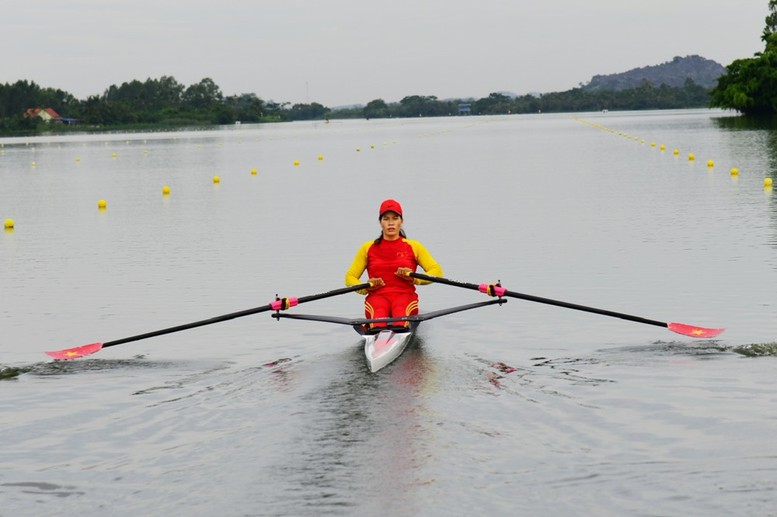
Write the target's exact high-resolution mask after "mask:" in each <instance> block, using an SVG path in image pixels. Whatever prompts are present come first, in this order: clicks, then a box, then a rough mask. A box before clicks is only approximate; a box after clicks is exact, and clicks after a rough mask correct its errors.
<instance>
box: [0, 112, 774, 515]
mask: <svg viewBox="0 0 777 517" xmlns="http://www.w3.org/2000/svg"><path fill="white" fill-rule="evenodd" d="M651 143H655V146H653V145H651ZM661 144H664V145H665V147H666V149H665V150H664V151H661V150H660V148H659V146H660V145H661ZM0 145H1V146H2V147H0V219H6V218H12V219H14V221H15V223H16V229H15V230H14V231H6V232H4V233H3V234H2V235H0V258H1V260H0V263H1V264H2V268H0V289H1V290H2V296H0V375H2V376H3V379H0V501H2V503H0V515H2V516H6V515H7V516H16V515H34V516H48V515H86V516H91V515H128V516H130V515H133V516H134V515H170V514H175V515H227V516H243V515H389V514H390V515H441V516H442V515H446V516H447V515H485V514H496V513H499V514H502V515H541V514H557V515H563V514H566V515H758V516H760V515H777V510H775V508H777V488H775V487H777V440H775V438H774V437H775V434H776V433H777V388H775V383H774V379H775V373H776V372H777V358H776V357H775V356H776V355H777V352H776V350H777V345H775V344H774V343H775V341H777V315H776V314H775V309H776V308H777V250H776V249H775V248H777V200H776V199H775V197H774V196H773V194H772V192H771V191H769V190H764V188H763V179H764V178H765V177H772V178H775V177H777V133H776V132H774V131H770V130H765V129H754V128H743V127H739V126H738V125H736V124H732V123H731V118H730V115H728V114H726V113H722V112H714V111H713V112H710V111H706V110H702V111H679V112H648V113H607V114H602V113H591V114H583V115H579V116H571V115H534V116H505V117H493V118H476V117H472V118H450V119H418V120H389V121H381V120H373V121H347V122H340V121H333V122H331V123H329V124H325V123H319V122H315V123H292V124H283V125H262V126H249V125H243V126H236V127H229V128H223V129H219V130H213V131H196V132H178V133H149V134H115V135H89V136H86V135H74V136H64V137H41V138H35V139H22V138H19V139H2V140H0ZM675 148H677V149H678V150H679V154H678V155H674V154H673V150H674V149H675ZM689 153H694V155H695V156H696V159H695V160H693V161H691V160H689V159H688V154H689ZM319 157H320V158H321V159H319ZM295 160H298V161H299V165H294V162H295ZM708 160H713V161H714V166H713V167H708V166H707V161H708ZM732 167H736V168H738V169H739V171H740V173H739V175H738V176H732V175H731V174H730V173H729V171H730V169H731V168H732ZM252 169H256V170H257V174H255V175H254V174H251V170H252ZM214 176H219V177H220V178H221V182H220V183H219V184H214V183H213V177H214ZM165 185H167V186H169V187H170V188H171V194H170V195H169V196H163V195H162V192H161V191H162V187H163V186H165ZM386 197H396V198H397V199H399V200H400V201H401V202H402V203H403V205H404V208H405V212H406V214H405V229H406V230H407V232H408V234H409V236H410V237H412V238H417V239H419V240H421V241H422V242H423V243H424V244H425V245H426V246H427V248H428V249H429V250H430V251H431V252H432V254H433V255H434V256H435V258H437V260H438V261H439V262H440V263H441V264H442V265H443V268H444V269H445V272H446V276H448V277H449V278H453V279H456V280H461V281H465V282H474V283H480V282H486V281H496V280H501V282H502V284H503V285H504V286H506V287H507V288H509V289H511V290H514V291H520V292H524V293H529V294H534V295H537V296H544V297H549V298H556V299H559V300H563V301H568V302H572V303H578V304H583V305H588V306H594V307H599V308H603V309H609V310H613V311H618V312H625V313H629V314H634V315H638V316H642V317H645V318H650V319H656V320H659V321H667V322H669V321H674V322H682V323H690V324H696V325H701V326H708V327H717V326H723V327H726V328H727V330H726V332H725V333H724V334H722V335H721V336H720V337H719V338H717V339H715V340H702V341H696V340H692V339H690V338H686V337H684V336H680V335H677V334H673V333H672V332H670V331H668V330H666V329H664V328H660V327H654V326H650V325H642V324H638V323H633V322H628V321H623V320H620V319H616V318H609V317H604V316H599V315H594V314H588V313H583V312H577V311H572V310H568V309H562V308H557V307H550V306H546V305H540V304H535V303H529V302H525V301H521V300H514V299H513V300H510V301H509V303H507V304H506V305H504V306H502V307H488V308H483V309H479V311H478V312H468V313H462V314H457V315H452V316H450V317H447V318H443V319H439V320H434V321H430V322H428V323H426V324H425V325H424V326H422V327H421V330H420V333H419V339H417V340H416V341H415V343H414V344H413V345H412V346H411V347H410V348H409V349H408V350H407V351H406V353H405V354H404V355H403V356H402V357H401V358H400V359H399V360H398V361H397V362H396V363H394V364H393V365H391V366H389V367H388V368H386V369H385V370H383V371H381V372H379V373H377V374H370V373H369V371H368V370H367V368H366V366H365V364H364V358H363V355H362V351H361V348H360V344H359V338H358V336H357V335H356V334H355V333H353V331H352V330H350V329H349V328H347V327H340V326H330V325H327V324H323V323H314V322H302V321H281V322H276V321H274V320H272V319H271V318H270V317H269V316H268V315H267V314H258V315H254V316H250V317H245V318H240V319H235V320H231V321H228V322H223V323H219V324H216V325H210V326H205V327H200V328H197V329H193V330H188V331H185V332H179V333H174V334H169V335H167V336H162V337H158V338H154V339H148V340H142V341H137V342H132V343H127V344H123V345H120V346H115V347H112V348H107V349H104V350H102V351H101V352H99V353H98V354H95V355H93V356H90V357H89V358H84V359H81V360H78V361H72V362H66V363H55V362H51V361H49V360H48V359H47V356H45V355H44V354H43V351H44V350H57V349H62V348H69V347H73V346H78V345H82V344H86V343H91V342H95V341H110V340H114V339H119V338H122V337H126V336H132V335H135V334H140V333H143V332H147V331H152V330H156V329H159V328H164V327H169V326H172V325H177V324H182V323H187V322H192V321H196V320H200V319H205V318H210V317H213V316H218V315H222V314H226V313H230V312H234V311H239V310H243V309H248V308H252V307H257V306H261V305H264V304H266V303H267V302H268V301H270V300H271V299H272V298H274V296H275V295H276V294H280V295H281V296H303V295H307V294H315V293H319V292H323V291H328V290H330V289H335V288H338V287H340V286H341V285H342V279H343V275H344V273H345V270H346V268H347V267H348V265H349V264H350V262H351V260H352V258H353V254H354V253H355V252H356V249H357V247H358V246H359V245H360V244H361V243H362V242H364V241H365V240H367V239H370V238H373V237H374V236H377V234H378V231H379V227H378V224H377V214H376V210H377V207H378V204H379V203H380V201H381V200H382V199H384V198H386ZM99 199H105V200H106V201H107V203H108V207H107V209H106V210H98V209H97V201H98V200H99ZM421 289H422V290H421V297H422V310H424V309H425V310H432V309H439V308H443V307H447V306H450V305H452V304H459V303H468V302H471V301H477V300H480V299H482V295H479V294H478V293H474V292H472V291H466V290H462V289H457V288H455V287H450V286H444V285H432V286H427V287H424V288H421ZM293 310H294V311H295V312H300V313H315V314H334V315H341V316H358V315H359V314H360V312H361V297H359V296H358V295H355V294H351V295H345V296H340V297H337V298H331V299H327V300H322V301H318V302H315V303H311V304H308V305H303V306H300V307H298V308H295V309H293ZM498 363H504V364H505V365H508V366H510V367H512V368H514V369H515V370H514V371H509V370H505V369H504V368H502V367H500V365H499V364H498ZM503 370H504V371H503Z"/></svg>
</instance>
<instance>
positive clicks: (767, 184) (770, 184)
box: [764, 178, 772, 188]
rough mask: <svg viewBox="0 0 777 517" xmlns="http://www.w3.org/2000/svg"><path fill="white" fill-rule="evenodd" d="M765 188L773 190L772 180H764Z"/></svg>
mask: <svg viewBox="0 0 777 517" xmlns="http://www.w3.org/2000/svg"><path fill="white" fill-rule="evenodd" d="M764 188H772V178H764Z"/></svg>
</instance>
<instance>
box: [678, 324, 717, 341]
mask: <svg viewBox="0 0 777 517" xmlns="http://www.w3.org/2000/svg"><path fill="white" fill-rule="evenodd" d="M666 326H667V328H668V329H669V330H671V331H672V332H677V333H678V334H682V335H683V336H690V337H700V338H704V337H715V336H717V335H718V334H720V333H721V332H723V331H724V330H726V329H708V328H704V327H696V326H694V325H686V324H684V323H667V324H666Z"/></svg>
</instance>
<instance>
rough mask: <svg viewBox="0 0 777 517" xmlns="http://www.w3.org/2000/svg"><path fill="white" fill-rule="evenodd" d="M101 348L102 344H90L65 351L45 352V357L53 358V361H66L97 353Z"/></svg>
mask: <svg viewBox="0 0 777 517" xmlns="http://www.w3.org/2000/svg"><path fill="white" fill-rule="evenodd" d="M102 347H103V344H102V343H90V344H88V345H81V346H77V347H75V348H67V349H65V350H55V351H53V352H46V355H49V356H51V357H53V358H54V359H60V360H66V359H78V358H79V357H84V356H85V355H89V354H93V353H95V352H99V351H100V350H101V349H102Z"/></svg>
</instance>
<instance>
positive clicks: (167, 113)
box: [0, 76, 710, 134]
mask: <svg viewBox="0 0 777 517" xmlns="http://www.w3.org/2000/svg"><path fill="white" fill-rule="evenodd" d="M709 101H710V97H709V91H708V90H707V89H706V88H703V87H701V86H699V85H697V84H695V83H694V82H693V81H692V80H690V79H689V80H688V81H686V83H685V85H684V86H683V87H681V88H676V87H669V86H666V85H661V86H655V85H653V84H652V83H650V82H648V81H643V83H642V84H641V85H640V86H639V87H637V88H631V89H627V90H620V91H597V92H588V91H585V90H584V89H583V88H582V87H581V88H575V89H572V90H568V91H565V92H556V93H546V94H542V95H523V96H517V97H515V96H509V95H505V94H503V93H491V94H490V95H488V96H487V97H484V98H481V99H447V100H441V99H438V98H437V97H435V96H433V95H431V96H430V95H410V96H407V97H404V98H403V99H402V100H400V101H399V102H395V103H388V102H386V101H384V100H383V99H375V100H372V101H370V102H368V103H367V104H366V105H365V106H359V107H351V108H338V109H331V108H328V107H326V106H323V105H322V104H319V103H316V102H313V103H309V104H293V105H290V104H289V103H276V102H271V101H265V100H263V99H261V98H259V97H258V96H257V95H256V94H254V93H243V94H240V95H232V96H225V95H224V94H223V93H222V92H221V88H219V86H218V85H217V84H216V83H215V82H214V81H213V80H212V79H210V78H205V79H202V80H201V81H200V82H198V83H195V84H192V85H190V86H185V85H183V84H181V83H179V82H178V81H176V80H175V78H173V77H170V76H163V77H160V78H158V79H151V78H149V79H146V80H145V81H139V80H133V81H130V82H125V83H122V84H121V85H119V86H117V85H111V86H110V87H109V88H108V89H106V90H105V92H104V93H103V94H102V95H92V96H89V97H87V98H86V99H84V100H79V99H76V98H75V97H74V96H73V95H71V94H70V93H68V92H65V91H63V90H60V89H54V88H43V87H41V86H39V85H37V84H36V83H34V82H31V81H26V80H20V81H17V82H16V83H13V84H0V132H3V133H6V134H8V133H23V132H35V131H39V130H43V129H45V130H52V129H53V126H51V124H44V123H43V122H42V121H41V120H40V119H38V118H31V117H28V116H25V111H26V110H27V109H29V108H53V109H54V110H55V111H56V112H57V113H58V114H59V115H60V116H62V117H63V118H66V119H69V120H73V121H77V125H78V128H79V129H88V128H117V127H144V126H157V127H158V126H170V127H175V126H186V125H203V124H231V123H234V122H236V121H241V122H247V123H251V122H279V121H293V120H323V119H345V118H368V119H369V118H398V117H441V116H451V115H459V114H461V113H462V112H466V113H467V114H472V115H497V114H510V113H516V114H517V113H538V112H551V113H552V112H578V111H598V110H605V109H606V110H641V109H671V108H696V107H704V106H707V105H708V104H709ZM462 108H465V109H462Z"/></svg>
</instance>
